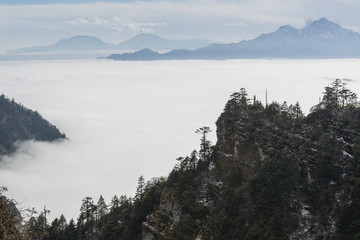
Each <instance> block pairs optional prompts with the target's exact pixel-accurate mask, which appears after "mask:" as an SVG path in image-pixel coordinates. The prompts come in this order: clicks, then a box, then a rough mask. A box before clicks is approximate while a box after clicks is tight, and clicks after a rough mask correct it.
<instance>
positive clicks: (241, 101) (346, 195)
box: [144, 90, 360, 239]
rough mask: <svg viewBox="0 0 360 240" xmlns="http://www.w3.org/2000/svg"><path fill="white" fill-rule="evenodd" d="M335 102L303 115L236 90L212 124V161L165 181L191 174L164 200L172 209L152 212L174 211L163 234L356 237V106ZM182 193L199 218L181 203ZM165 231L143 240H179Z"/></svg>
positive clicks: (358, 134) (358, 128)
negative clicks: (188, 221)
mask: <svg viewBox="0 0 360 240" xmlns="http://www.w3.org/2000/svg"><path fill="white" fill-rule="evenodd" d="M324 99H326V96H324ZM336 101H338V102H337V103H336V104H331V103H329V102H325V100H324V102H322V103H321V104H319V105H317V106H315V107H314V109H313V111H312V112H311V113H310V114H309V115H308V116H306V117H305V116H304V115H303V114H302V112H301V109H300V106H299V105H298V104H295V105H290V106H288V105H287V104H286V103H284V104H278V103H272V104H270V105H268V106H266V107H264V106H263V105H262V104H261V103H259V102H256V101H253V102H252V103H250V101H249V100H248V99H247V96H246V92H245V91H244V90H241V91H240V92H238V93H234V94H233V95H232V97H231V99H230V100H229V102H228V103H227V104H226V106H225V109H224V112H223V113H222V114H221V115H220V117H219V119H218V120H217V122H216V124H217V138H218V141H217V143H216V145H215V146H214V147H213V150H212V154H211V157H209V158H208V159H206V160H205V161H203V160H202V159H201V158H200V159H199V160H198V161H197V166H196V168H195V169H194V170H189V169H187V168H185V167H183V168H178V169H174V171H173V172H172V173H171V174H170V176H169V179H168V180H167V181H168V182H172V181H175V178H174V175H175V174H176V175H178V176H179V175H184V174H189V171H194V174H193V175H192V174H190V176H189V177H190V179H191V180H190V181H189V182H188V183H187V184H186V185H185V186H182V189H181V190H177V189H175V191H174V192H175V193H174V194H173V197H172V198H167V199H166V201H171V202H173V203H174V202H175V203H176V207H174V205H171V204H169V202H167V204H165V205H164V204H162V203H161V204H160V206H159V207H158V210H156V211H155V212H157V211H161V209H163V208H164V206H167V207H166V209H167V212H170V213H171V214H169V215H168V216H174V213H176V214H175V215H176V218H174V217H170V218H169V220H170V221H167V223H168V229H170V230H173V229H176V227H177V226H179V225H181V224H185V225H186V227H187V228H188V230H189V229H192V232H191V231H188V232H187V233H188V235H187V236H188V237H189V238H188V239H330V238H334V239H356V237H358V236H359V230H358V229H359V228H357V227H358V226H359V225H358V219H359V217H360V215H359V210H356V211H355V207H357V206H359V204H360V201H359V200H360V199H359V180H360V178H359V172H358V171H359V162H360V154H359V153H360V150H359V149H360V145H359V144H360V141H359V140H360V124H359V122H358V119H359V117H360V108H359V107H358V106H357V103H355V102H352V103H349V104H341V101H340V100H339V99H338V100H336ZM333 103H334V102H333ZM338 103H339V104H338ZM183 161H184V160H183ZM195 172H196V173H195ZM179 179H181V178H180V177H178V178H176V181H177V183H178V184H182V182H181V181H179ZM168 187H169V186H168ZM167 189H168V188H167ZM167 191H168V190H167ZM187 191H190V192H192V194H193V195H192V200H190V199H188V200H189V201H192V204H193V205H198V208H196V209H202V211H201V214H196V211H194V209H189V208H188V207H186V206H184V204H183V203H184V201H183V200H182V199H181V197H180V199H179V197H178V196H179V195H181V194H183V193H184V192H187ZM174 196H175V197H174ZM350 209H351V210H350ZM153 216H154V215H151V217H150V219H151V221H149V218H148V219H147V221H145V225H146V226H149V225H151V224H152V223H153V222H154V217H153ZM184 218H190V219H191V220H192V222H193V223H196V224H195V225H194V226H196V228H194V227H193V228H191V227H190V225H189V224H186V223H185V222H182V221H183V219H184ZM174 219H176V221H175V220H174ZM151 222H152V223H151ZM153 226H154V225H153ZM152 229H156V227H155V228H152ZM184 229H186V228H184ZM170 230H169V231H167V232H164V235H163V238H161V237H160V238H159V237H156V236H159V235H156V234H154V235H153V236H152V238H150V237H149V236H150V235H151V234H150V235H149V231H148V232H147V237H146V238H144V239H177V238H176V237H174V236H173V235H171V234H170V233H171V231H170ZM151 231H152V230H150V232H151ZM190 233H191V234H190ZM178 239H179V238H178Z"/></svg>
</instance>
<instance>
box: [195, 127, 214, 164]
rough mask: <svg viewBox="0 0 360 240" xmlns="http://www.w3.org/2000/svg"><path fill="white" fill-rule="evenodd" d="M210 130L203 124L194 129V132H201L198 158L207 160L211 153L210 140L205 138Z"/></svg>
mask: <svg viewBox="0 0 360 240" xmlns="http://www.w3.org/2000/svg"><path fill="white" fill-rule="evenodd" d="M210 132H211V129H210V128H209V127H206V126H203V127H201V128H198V129H196V131H195V133H199V134H201V139H200V159H201V160H203V161H206V160H208V157H209V156H210V154H211V141H209V140H208V139H207V135H208V134H209V133H210Z"/></svg>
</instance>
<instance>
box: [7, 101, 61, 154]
mask: <svg viewBox="0 0 360 240" xmlns="http://www.w3.org/2000/svg"><path fill="white" fill-rule="evenodd" d="M63 138H65V134H62V133H60V131H59V130H58V129H57V128H56V127H55V126H54V125H52V124H50V123H49V122H48V121H46V120H45V119H43V118H42V117H41V116H40V114H39V113H38V112H35V111H32V110H30V109H28V108H25V107H24V106H22V105H20V104H18V103H16V102H15V101H14V100H10V99H8V98H6V97H5V96H4V95H1V96H0V154H8V153H11V152H13V151H15V150H16V147H15V146H14V143H15V142H16V141H24V140H37V141H53V140H56V139H63Z"/></svg>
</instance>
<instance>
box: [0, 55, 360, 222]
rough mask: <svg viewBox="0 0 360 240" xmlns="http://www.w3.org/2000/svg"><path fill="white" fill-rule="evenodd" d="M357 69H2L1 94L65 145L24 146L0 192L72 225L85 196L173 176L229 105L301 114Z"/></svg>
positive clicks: (188, 64)
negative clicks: (245, 102) (273, 105)
mask: <svg viewBox="0 0 360 240" xmlns="http://www.w3.org/2000/svg"><path fill="white" fill-rule="evenodd" d="M359 64H360V60H352V59H348V60H229V61H155V62H115V61H103V60H97V61H96V60H91V61H85V60H84V61H48V62H45V61H25V62H15V61H13V62H4V61H3V62H2V64H1V65H0V72H1V73H2V77H1V79H0V85H1V90H2V92H3V93H4V94H5V95H7V96H9V97H11V98H15V100H16V101H19V102H21V103H22V104H23V105H25V106H27V107H29V108H31V109H34V110H37V111H38V112H40V113H41V114H42V115H43V116H44V117H45V118H46V119H48V120H49V121H50V122H52V123H53V124H55V125H56V126H58V127H59V128H60V129H61V130H62V131H64V132H65V133H66V134H67V136H68V137H69V140H68V141H63V142H57V143H39V142H26V143H24V144H23V145H21V148H20V150H19V152H18V153H17V154H15V155H14V156H11V157H10V158H8V159H7V162H8V163H9V162H11V163H10V164H6V165H5V166H2V169H0V183H1V185H5V186H7V187H8V188H9V192H8V196H10V197H14V198H15V199H16V200H18V201H20V202H21V203H22V206H23V207H33V206H34V207H36V208H37V209H42V208H43V207H44V205H46V207H47V208H48V209H50V210H51V211H52V213H51V215H50V218H55V217H59V216H60V214H62V213H63V214H65V216H66V217H67V219H68V220H69V219H70V218H71V217H73V218H75V219H76V218H77V217H78V213H79V208H80V204H81V200H82V199H83V197H85V196H90V197H93V198H94V199H95V200H97V198H98V197H99V195H100V194H102V195H103V196H104V197H105V199H106V200H107V201H110V199H111V197H112V196H113V195H115V194H117V195H121V194H127V195H128V196H129V195H134V192H135V189H136V183H137V178H138V177H139V176H140V175H144V177H145V178H146V179H147V180H148V179H149V178H151V177H159V176H164V175H167V174H168V173H169V171H170V170H171V169H172V167H173V166H174V164H175V162H176V161H175V159H176V158H177V157H179V156H184V155H187V154H189V153H190V152H191V151H192V150H193V149H194V148H198V147H199V143H200V140H199V139H200V136H197V135H196V134H195V133H194V131H195V129H197V128H198V127H200V126H204V125H205V126H210V127H211V128H212V129H213V132H212V134H211V139H212V141H213V142H215V132H216V131H215V124H214V123H215V121H216V119H217V118H218V116H219V114H220V113H221V112H222V110H223V107H224V105H225V103H226V101H227V100H228V98H229V95H230V94H232V93H233V92H234V91H236V90H239V89H240V88H241V87H245V88H246V89H247V91H248V93H249V95H250V96H252V95H253V94H255V95H256V96H257V99H259V100H261V101H262V102H265V89H267V92H268V98H269V99H268V100H269V102H270V101H273V100H276V101H279V102H282V101H287V102H288V104H294V103H295V102H296V101H299V102H300V105H301V106H302V108H303V110H304V111H306V112H307V111H309V109H310V107H311V106H313V105H315V104H316V103H317V102H318V99H319V96H321V93H322V92H323V89H324V87H325V86H327V85H328V84H329V83H330V82H331V81H332V80H333V79H335V78H346V79H352V80H354V81H352V82H349V83H348V87H349V88H350V89H351V90H353V91H355V92H356V93H357V94H360V92H359V89H360V70H359V67H358V66H359Z"/></svg>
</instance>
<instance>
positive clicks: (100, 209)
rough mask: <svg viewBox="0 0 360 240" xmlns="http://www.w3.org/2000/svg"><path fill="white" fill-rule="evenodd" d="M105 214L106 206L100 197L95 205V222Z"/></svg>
mask: <svg viewBox="0 0 360 240" xmlns="http://www.w3.org/2000/svg"><path fill="white" fill-rule="evenodd" d="M106 213H107V205H106V203H105V200H104V198H103V196H102V195H100V198H99V200H98V201H97V205H96V221H100V219H101V218H102V217H104V216H105V214H106Z"/></svg>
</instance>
